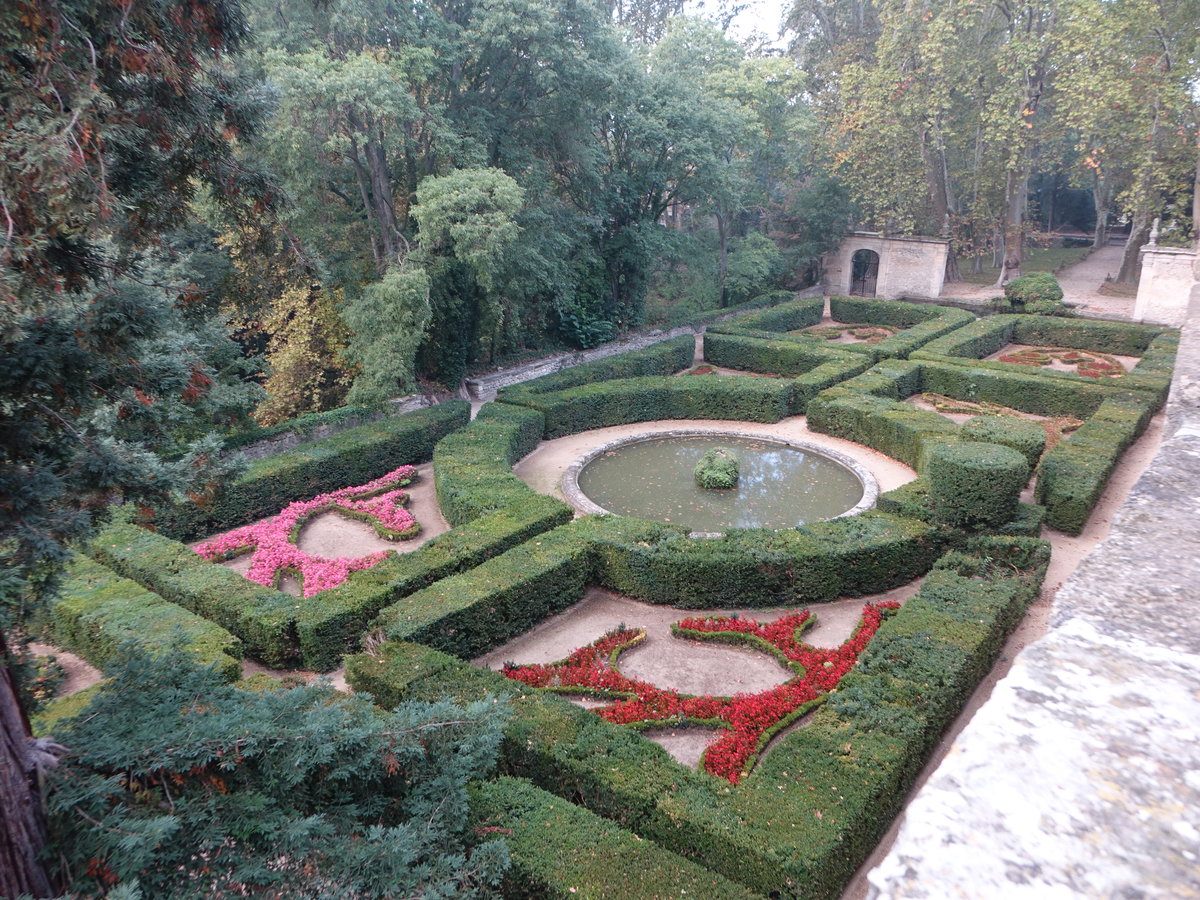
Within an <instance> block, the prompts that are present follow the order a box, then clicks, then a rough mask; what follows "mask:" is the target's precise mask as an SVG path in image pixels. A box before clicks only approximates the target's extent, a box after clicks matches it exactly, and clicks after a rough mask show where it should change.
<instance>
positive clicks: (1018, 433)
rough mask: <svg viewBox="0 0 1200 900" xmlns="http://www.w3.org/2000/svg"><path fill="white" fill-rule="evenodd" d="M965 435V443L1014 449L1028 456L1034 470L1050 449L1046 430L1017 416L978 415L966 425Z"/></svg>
mask: <svg viewBox="0 0 1200 900" xmlns="http://www.w3.org/2000/svg"><path fill="white" fill-rule="evenodd" d="M961 435H962V438H963V440H965V441H978V442H980V443H984V444H1001V445H1002V446H1005V447H1012V448H1013V449H1014V450H1016V451H1017V452H1018V453H1020V454H1021V455H1022V456H1024V457H1025V461H1026V462H1028V463H1029V466H1030V468H1033V467H1035V466H1037V464H1038V460H1039V459H1041V458H1042V453H1043V451H1045V449H1046V429H1044V428H1043V427H1042V426H1041V425H1039V424H1038V423H1037V422H1031V421H1028V420H1025V419H1017V418H1014V417H1013V416H975V417H974V418H971V419H968V420H967V421H965V422H963V424H962V431H961Z"/></svg>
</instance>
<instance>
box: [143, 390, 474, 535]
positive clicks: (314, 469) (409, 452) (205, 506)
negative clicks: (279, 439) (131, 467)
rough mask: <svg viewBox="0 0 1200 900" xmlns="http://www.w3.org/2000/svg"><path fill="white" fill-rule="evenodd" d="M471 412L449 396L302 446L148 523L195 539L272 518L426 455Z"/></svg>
mask: <svg viewBox="0 0 1200 900" xmlns="http://www.w3.org/2000/svg"><path fill="white" fill-rule="evenodd" d="M470 415H471V405H470V404H469V403H467V402H466V401H465V400H451V401H448V402H446V403H442V404H440V405H438V406H433V407H430V408H428V409H419V410H417V411H415V412H411V413H405V414H404V415H402V416H393V417H391V418H387V419H381V420H380V421H378V422H372V423H369V424H367V425H360V426H358V427H357V428H351V429H350V430H348V431H343V432H340V433H339V434H335V435H332V436H330V437H327V438H322V439H321V440H319V441H313V442H311V443H308V444H302V445H300V446H299V447H296V448H294V449H292V450H288V451H286V452H284V453H278V454H276V455H275V456H269V457H267V458H265V459H260V460H258V461H257V462H254V463H252V464H251V465H250V467H249V468H248V469H247V470H246V473H245V474H244V475H242V476H241V477H240V478H238V479H237V480H236V481H234V482H233V483H232V484H229V485H227V486H225V487H224V488H223V489H221V490H219V491H218V492H217V493H216V494H215V495H214V496H212V497H208V498H199V499H197V500H196V501H194V502H188V503H183V504H179V505H177V506H175V507H172V508H169V509H164V510H160V511H158V512H157V514H156V515H155V516H154V518H153V520H152V521H153V524H154V526H155V527H156V528H157V529H158V530H159V531H161V532H162V533H163V534H166V535H168V536H170V537H174V538H177V539H179V540H192V539H194V538H197V537H203V536H205V535H208V534H212V533H214V532H217V531H225V530H228V529H230V528H234V527H236V526H238V525H245V524H248V523H250V522H253V521H255V520H256V519H261V518H263V517H264V516H269V515H272V514H274V513H277V512H279V510H280V509H282V508H283V507H284V506H286V505H287V504H289V503H291V502H292V501H293V500H304V499H307V498H309V497H315V496H317V495H318V494H322V493H325V492H327V491H332V490H337V489H338V488H342V487H346V486H347V485H351V484H365V483H366V482H368V481H371V480H372V479H375V478H378V477H379V476H380V475H383V474H385V473H387V472H390V471H391V470H392V469H394V468H396V467H397V466H400V465H405V464H411V463H420V462H425V461H426V460H428V459H430V458H431V457H432V455H433V448H434V445H435V444H436V443H437V442H438V441H439V440H441V438H442V437H443V436H444V435H446V434H449V433H450V432H451V431H454V430H455V429H457V428H460V427H462V426H463V425H465V424H466V423H467V421H468V419H469V418H470Z"/></svg>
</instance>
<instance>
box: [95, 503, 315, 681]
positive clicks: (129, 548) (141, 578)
mask: <svg viewBox="0 0 1200 900" xmlns="http://www.w3.org/2000/svg"><path fill="white" fill-rule="evenodd" d="M87 553H88V554H89V555H90V556H92V557H93V558H94V559H96V560H98V561H99V562H101V563H103V564H104V565H106V566H108V567H109V568H111V569H112V570H113V571H115V572H117V573H118V574H119V575H123V576H125V577H126V578H128V579H130V580H132V581H136V582H137V583H138V584H140V585H141V586H142V587H144V588H147V589H148V590H150V591H153V592H154V593H155V594H158V595H159V596H161V597H162V598H163V599H165V600H169V601H171V602H172V603H176V604H178V605H179V606H182V607H183V608H184V609H187V610H190V611H192V612H194V613H195V614H196V615H198V616H202V617H203V618H205V619H208V620H209V621H210V622H215V623H217V624H218V625H220V626H221V627H223V628H225V629H226V630H228V631H230V632H232V633H233V634H235V635H236V636H237V637H239V638H241V640H242V643H243V644H244V645H245V648H246V653H247V654H248V655H249V656H251V657H253V658H254V659H258V660H261V661H262V662H264V663H266V664H267V665H270V666H285V665H293V664H295V663H296V662H297V657H298V655H299V647H298V645H297V641H296V635H295V630H294V627H293V624H294V620H295V612H296V609H297V607H298V606H299V605H300V602H301V601H299V600H298V599H297V598H295V597H289V596H288V595H287V594H284V593H281V592H280V591H276V590H273V589H271V588H266V587H263V586H262V585H258V584H255V583H254V582H252V581H248V580H247V579H245V578H243V577H242V576H241V575H238V574H237V573H236V572H234V571H232V570H231V569H228V568H226V567H225V566H222V565H218V564H216V563H212V562H209V561H208V560H206V559H204V558H203V557H202V556H200V555H199V554H198V553H196V552H195V551H193V550H191V549H190V548H188V547H186V546H184V545H183V544H180V543H178V542H177V541H173V540H171V539H170V538H168V537H165V536H163V535H161V534H154V533H152V532H150V531H147V530H146V529H145V528H139V527H138V526H137V525H130V524H123V523H116V524H112V525H109V526H108V527H106V528H104V529H103V530H102V531H101V532H100V533H99V534H98V535H96V537H95V538H93V539H92V541H91V542H90V543H89V544H88V546H87Z"/></svg>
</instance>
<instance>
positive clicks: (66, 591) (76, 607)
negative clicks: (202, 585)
mask: <svg viewBox="0 0 1200 900" xmlns="http://www.w3.org/2000/svg"><path fill="white" fill-rule="evenodd" d="M39 624H40V627H41V628H43V629H44V630H45V631H46V633H47V635H48V637H49V638H50V639H51V641H52V642H53V643H54V644H56V645H57V646H60V647H62V648H64V649H66V650H70V651H72V652H74V653H78V654H79V655H80V656H82V657H83V658H84V659H86V660H87V661H88V662H90V663H91V664H92V665H93V666H96V667H97V668H99V669H103V668H104V667H105V666H106V665H107V664H108V663H109V662H110V661H111V660H113V659H114V658H115V657H116V656H117V652H118V651H119V650H120V649H121V648H122V647H123V646H125V645H129V644H132V645H134V646H136V647H138V648H140V649H141V650H143V651H145V652H148V653H155V652H159V651H161V650H163V649H165V648H167V647H172V646H175V645H176V644H178V645H179V647H180V648H181V649H182V650H184V651H185V652H187V653H190V654H192V655H193V656H195V657H196V660H197V662H199V663H200V664H201V665H203V666H216V667H217V669H218V671H220V673H221V675H222V676H223V677H224V678H226V679H227V680H229V681H233V680H235V679H237V678H240V677H241V674H242V667H241V663H239V662H238V660H239V659H240V658H241V655H242V646H241V642H240V641H239V640H238V639H237V638H235V637H234V636H233V635H232V634H230V633H229V632H228V631H226V630H225V629H224V628H221V627H220V626H219V625H214V624H213V623H212V622H209V621H208V620H206V619H202V618H201V617H200V616H198V615H196V614H195V613H191V612H188V611H187V610H186V609H184V608H183V607H181V606H177V605H176V604H174V603H170V602H168V601H167V600H164V599H163V598H162V597H160V596H159V595H158V594H152V593H151V592H150V591H147V590H146V589H145V588H143V587H142V586H141V585H140V584H137V583H136V582H134V581H130V580H129V579H128V578H122V577H121V576H120V575H118V574H117V573H116V572H114V571H113V570H112V569H109V568H108V567H106V566H102V565H101V564H100V563H98V562H96V561H94V560H91V559H88V558H87V557H86V556H80V555H78V554H76V555H74V556H72V557H71V559H70V561H69V562H68V563H67V567H66V571H65V577H64V579H63V582H62V585H61V587H60V590H59V591H58V593H57V594H56V595H55V596H54V598H53V599H52V600H51V601H50V603H49V604H48V606H47V607H46V609H45V611H44V612H42V613H41V614H40V615H39Z"/></svg>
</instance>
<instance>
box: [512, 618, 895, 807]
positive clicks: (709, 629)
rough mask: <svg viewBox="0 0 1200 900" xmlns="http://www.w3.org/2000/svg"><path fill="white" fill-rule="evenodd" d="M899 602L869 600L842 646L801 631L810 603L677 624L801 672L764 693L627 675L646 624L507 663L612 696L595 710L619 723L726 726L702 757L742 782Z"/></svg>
mask: <svg viewBox="0 0 1200 900" xmlns="http://www.w3.org/2000/svg"><path fill="white" fill-rule="evenodd" d="M899 608H900V604H898V603H895V602H892V601H887V602H884V603H868V604H867V605H866V606H864V607H863V612H862V618H861V620H860V621H859V624H858V627H857V628H856V629H855V631H854V634H853V635H852V636H851V637H850V639H849V640H847V641H846V642H845V643H844V644H842V645H841V646H840V647H836V648H823V647H813V646H811V645H810V644H806V643H804V642H803V641H801V640H800V639H799V635H800V633H801V632H803V631H804V630H805V629H806V628H808V627H809V626H810V625H812V624H813V622H814V621H815V619H814V618H813V615H812V613H811V612H809V610H807V609H805V610H800V611H799V612H791V613H788V614H787V615H784V616H782V617H780V618H778V619H776V620H775V621H773V622H761V623H760V622H757V621H755V620H754V619H739V618H737V617H736V616H703V617H699V616H697V617H693V618H688V619H683V620H682V621H679V622H676V623H675V624H674V625H672V626H671V633H672V634H674V635H675V636H676V637H681V638H686V639H689V640H696V641H720V642H723V643H731V644H742V645H745V646H748V647H752V648H754V649H756V650H763V651H766V652H768V653H770V654H771V655H772V656H774V657H775V658H776V659H778V660H779V661H780V662H781V663H782V664H784V665H785V666H787V667H788V668H790V669H791V670H792V671H793V672H795V673H796V677H794V678H792V679H791V680H789V681H787V682H785V683H784V684H781V685H779V686H778V687H775V688H772V689H771V690H769V691H763V692H762V693H759V694H750V695H746V694H740V695H738V696H735V697H713V696H705V697H693V696H691V695H688V694H681V693H679V692H678V691H674V690H669V689H663V688H659V687H656V686H655V685H653V684H649V683H648V682H644V681H638V680H636V679H633V678H627V677H626V676H624V675H622V674H621V673H620V671H618V669H617V662H618V660H619V658H620V655H621V654H622V653H623V652H625V651H626V650H628V649H629V648H630V647H634V646H636V645H637V644H640V643H641V642H642V641H643V640H645V638H646V632H645V630H644V629H641V628H636V629H627V628H624V627H620V628H618V629H616V630H614V631H610V632H609V633H608V634H606V635H604V636H603V637H601V638H600V639H599V640H596V641H593V642H592V643H590V644H588V645H587V646H586V647H580V648H579V649H578V650H576V651H575V652H574V653H572V654H571V655H570V656H568V657H567V658H566V659H564V660H561V661H560V662H556V663H550V664H546V665H542V664H536V665H529V666H515V665H512V664H509V663H506V664H505V666H504V669H503V670H502V671H503V673H504V674H505V675H506V676H507V677H509V678H512V679H514V680H516V681H520V682H522V683H523V684H528V685H530V686H532V687H540V688H547V689H549V690H552V691H556V692H558V693H562V694H573V695H585V696H590V697H597V698H601V699H613V700H614V702H613V703H611V704H610V705H608V706H604V707H601V708H599V709H597V710H595V712H596V714H597V715H599V716H600V717H601V718H604V719H607V720H608V721H610V722H616V723H618V724H621V725H630V726H632V727H634V728H638V729H645V728H651V727H654V726H657V725H667V724H670V725H678V724H690V725H704V726H708V727H713V728H721V729H723V731H724V733H723V734H722V735H721V737H719V738H718V739H717V740H716V742H714V743H713V744H711V745H710V746H709V747H708V749H707V750H705V752H704V757H703V760H702V764H703V767H704V770H705V771H706V772H708V773H709V774H711V775H715V776H716V777H717V778H724V779H726V780H727V781H729V782H731V783H733V784H737V783H738V781H740V780H741V779H742V777H744V776H745V775H746V774H747V773H748V772H749V771H750V769H751V767H752V766H753V764H754V760H755V759H756V758H757V757H758V754H759V752H760V751H761V750H762V748H763V747H765V746H766V744H767V742H768V741H769V740H770V739H771V737H772V736H773V735H775V734H776V733H777V732H778V731H779V730H780V729H781V728H783V727H785V726H786V725H789V724H790V723H792V722H794V721H795V720H796V719H798V718H799V717H800V716H801V715H803V714H804V713H805V712H807V711H808V710H810V709H812V708H813V707H814V706H816V705H817V704H818V703H820V702H821V701H823V700H824V699H825V698H826V697H827V696H828V695H829V692H830V691H832V690H833V689H834V688H835V687H837V685H838V682H839V681H841V680H842V676H844V675H845V674H846V673H847V672H849V671H850V670H851V669H852V668H853V667H854V664H855V662H857V661H858V657H859V656H860V655H861V654H862V651H863V650H864V649H865V648H866V646H867V644H868V643H869V642H870V640H871V638H872V637H874V635H875V632H876V631H877V630H878V629H879V625H880V623H881V622H882V621H883V619H884V617H885V616H887V615H889V614H891V613H892V612H893V611H895V610H897V609H899Z"/></svg>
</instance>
